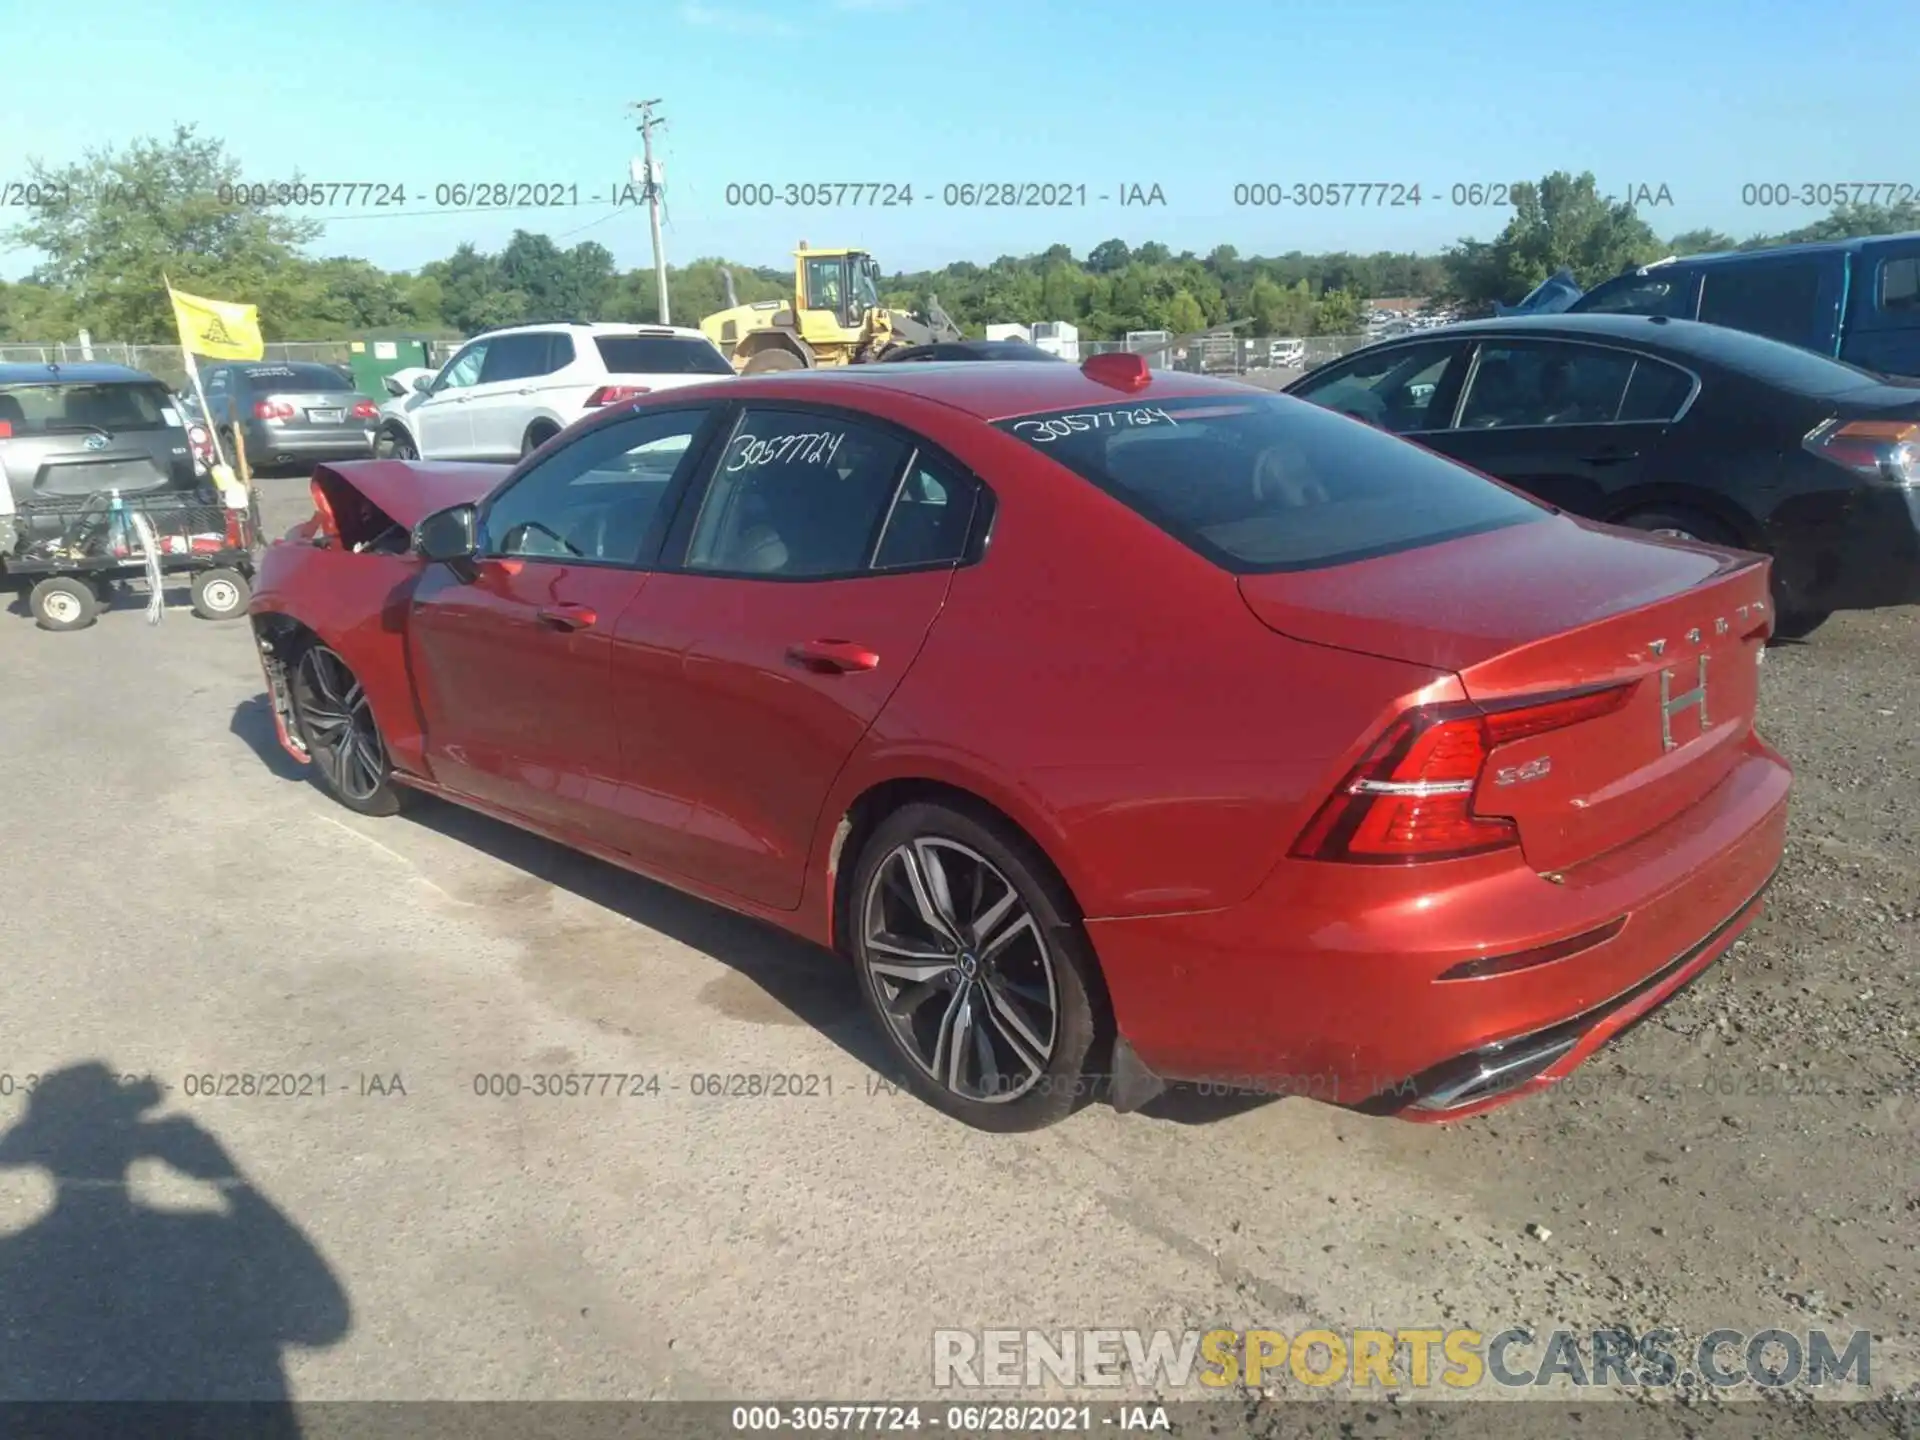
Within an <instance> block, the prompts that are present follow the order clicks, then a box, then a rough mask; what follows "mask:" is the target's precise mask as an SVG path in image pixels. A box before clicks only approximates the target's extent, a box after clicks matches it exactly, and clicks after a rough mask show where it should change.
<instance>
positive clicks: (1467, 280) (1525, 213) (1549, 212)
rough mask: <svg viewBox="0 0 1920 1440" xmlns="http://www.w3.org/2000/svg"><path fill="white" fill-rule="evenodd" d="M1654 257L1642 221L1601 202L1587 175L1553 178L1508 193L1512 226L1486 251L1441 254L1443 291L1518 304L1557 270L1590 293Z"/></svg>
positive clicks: (1467, 247) (1468, 248)
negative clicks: (1445, 282)
mask: <svg viewBox="0 0 1920 1440" xmlns="http://www.w3.org/2000/svg"><path fill="white" fill-rule="evenodd" d="M1661 253H1662V251H1661V246H1660V241H1659V239H1658V237H1656V236H1655V235H1654V233H1653V231H1652V230H1651V229H1650V228H1649V227H1648V225H1647V223H1646V221H1644V220H1642V219H1641V218H1640V217H1639V215H1638V214H1637V213H1636V212H1635V211H1634V208H1633V206H1631V205H1628V204H1625V203H1610V202H1608V201H1607V200H1605V199H1604V198H1602V196H1601V195H1600V193H1599V191H1598V189H1597V187H1596V184H1595V181H1594V178H1593V173H1592V172H1591V171H1588V172H1586V173H1584V174H1582V175H1580V176H1578V177H1575V176H1573V175H1570V174H1568V173H1567V172H1566V171H1564V170H1556V171H1554V172H1553V173H1552V174H1551V175H1548V176H1547V177H1546V178H1545V179H1543V180H1541V181H1540V183H1539V184H1538V185H1535V184H1531V183H1526V182H1523V183H1521V184H1518V185H1516V186H1514V187H1513V218H1512V219H1511V220H1509V221H1508V222H1507V225H1506V228H1505V229H1504V230H1502V231H1501V232H1500V234H1499V236H1498V237H1496V238H1495V239H1494V240H1493V241H1492V242H1491V243H1489V244H1483V243H1481V242H1478V241H1472V240H1463V241H1461V243H1460V244H1459V245H1456V246H1455V247H1453V249H1452V250H1450V251H1449V252H1448V255H1447V261H1448V270H1449V280H1450V284H1449V287H1448V288H1449V290H1450V293H1451V294H1452V295H1454V296H1456V297H1458V298H1460V299H1462V300H1466V301H1469V302H1486V301H1491V300H1518V299H1519V298H1520V297H1521V296H1523V295H1525V294H1526V293H1527V292H1528V291H1529V290H1531V289H1533V287H1534V286H1536V285H1538V284H1539V283H1540V282H1541V281H1542V280H1545V279H1546V278H1547V277H1548V276H1549V275H1551V274H1553V273H1554V272H1555V271H1557V270H1559V269H1562V268H1563V267H1564V268H1567V269H1570V270H1572V271H1573V274H1574V278H1575V279H1577V280H1578V281H1579V282H1580V283H1581V284H1582V285H1588V286H1590V285H1596V284H1598V283H1599V282H1600V281H1602V280H1605V279H1608V278H1609V277H1611V276H1614V275H1618V274H1619V273H1620V272H1621V271H1622V270H1625V269H1628V268H1630V267H1632V266H1634V265H1642V264H1645V263H1646V262H1647V261H1649V260H1653V259H1657V258H1658V257H1659V256H1660V254H1661Z"/></svg>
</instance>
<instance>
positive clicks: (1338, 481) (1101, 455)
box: [998, 395, 1548, 574]
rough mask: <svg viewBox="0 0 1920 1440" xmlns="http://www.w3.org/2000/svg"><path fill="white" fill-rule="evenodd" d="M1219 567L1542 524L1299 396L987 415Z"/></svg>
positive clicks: (1542, 512)
mask: <svg viewBox="0 0 1920 1440" xmlns="http://www.w3.org/2000/svg"><path fill="white" fill-rule="evenodd" d="M998 424H999V428H1000V429H1002V430H1005V431H1006V432H1007V433H1008V434H1010V435H1012V436H1014V437H1015V438H1016V439H1019V440H1024V441H1026V443H1027V444H1029V445H1031V446H1032V447H1033V448H1034V449H1035V450H1037V451H1039V452H1040V453H1041V454H1043V455H1045V456H1046V457H1047V458H1048V459H1050V460H1058V461H1059V462H1060V463H1061V464H1062V465H1064V466H1066V467H1067V468H1068V469H1069V470H1072V471H1075V472H1076V473H1078V474H1079V475H1081V476H1083V477H1085V478H1086V479H1088V480H1091V481H1092V482H1093V483H1094V484H1096V485H1098V486H1099V487H1100V488H1101V489H1103V490H1105V491H1107V492H1108V493H1109V494H1111V495H1113V496H1114V497H1115V498H1116V499H1119V500H1121V501H1122V502H1124V503H1125V504H1127V505H1129V506H1131V507H1132V508H1133V509H1135V510H1137V511H1139V512H1140V514H1141V515H1143V516H1145V517H1146V518H1147V519H1149V520H1151V521H1153V522H1154V523H1155V524H1156V525H1158V526H1160V527H1161V528H1162V529H1164V530H1166V531H1167V532H1168V533H1169V534H1171V535H1173V536H1174V537H1175V538H1176V539H1179V540H1181V541H1184V542H1185V543H1186V544H1188V545H1190V546H1191V547H1193V548H1194V549H1195V550H1198V551H1199V552H1200V553H1201V554H1202V555H1205V556H1207V557H1208V558H1209V559H1210V560H1212V561H1214V563H1216V564H1218V565H1220V566H1222V567H1223V568H1225V569H1227V570H1232V571H1235V572H1238V573H1242V574H1246V573H1253V572H1259V571H1268V570H1306V569H1313V568H1316V567H1319V566H1323V565H1338V564H1342V563H1345V562H1347V561H1350V560H1361V559H1365V558H1367V557H1368V556H1372V555H1384V554H1388V553H1391V552H1392V551H1396V550H1408V549H1412V548H1414V547H1415V546H1420V545H1432V544H1437V543H1438V542H1440V541H1442V540H1451V539H1455V538H1458V537H1460V536H1463V535H1474V534H1478V533H1480V532H1481V531H1484V530H1497V529H1500V528H1503V527H1505V526H1508V525H1520V524H1525V523H1526V522H1527V521H1530V520H1540V519H1544V518H1546V516H1547V514H1548V511H1547V510H1546V509H1545V508H1544V507H1542V506H1539V505H1536V504H1534V503H1533V502H1531V501H1529V500H1526V499H1523V498H1522V497H1521V496H1519V495H1516V494H1514V493H1513V492H1512V491H1511V490H1508V489H1505V488H1504V487H1502V486H1499V485H1496V484H1494V483H1493V482H1492V481H1490V480H1486V479H1483V478H1482V477H1480V476H1479V475H1476V474H1474V473H1473V472H1472V471H1470V470H1467V469H1465V468H1464V467H1462V466H1459V465H1456V464H1454V463H1453V462H1452V461H1450V460H1443V459H1441V458H1440V457H1439V456H1437V455H1434V454H1433V453H1431V452H1430V451H1427V450H1422V449H1420V448H1419V447H1418V446H1416V445H1414V444H1412V443H1411V442H1410V441H1406V440H1400V439H1397V438H1395V437H1394V436H1391V435H1388V434H1386V433H1385V432H1384V431H1380V430H1375V429H1373V428H1371V427H1370V426H1367V425H1363V424H1361V423H1360V422H1359V421H1357V420H1349V419H1347V418H1346V417H1345V416H1341V415H1336V414H1334V413H1332V412H1331V411H1328V410H1323V409H1321V408H1320V407H1319V406H1317V405H1312V404H1309V403H1308V402H1306V401H1304V400H1295V399H1291V398H1288V397H1285V396H1280V395H1250V396H1248V397H1247V398H1245V399H1241V398H1240V397H1238V396H1235V397H1233V398H1231V399H1227V400H1221V399H1215V398H1213V397H1211V396H1208V397H1199V398H1188V399H1183V400H1169V401H1166V402H1164V403H1162V404H1158V405H1142V404H1132V405H1125V404H1123V405H1100V406H1094V407H1091V408H1089V409H1085V410H1073V411H1056V412H1054V413H1051V414H1046V415H1025V416H1021V417H1020V418H1018V419H1015V420H1002V421H1000V422H998Z"/></svg>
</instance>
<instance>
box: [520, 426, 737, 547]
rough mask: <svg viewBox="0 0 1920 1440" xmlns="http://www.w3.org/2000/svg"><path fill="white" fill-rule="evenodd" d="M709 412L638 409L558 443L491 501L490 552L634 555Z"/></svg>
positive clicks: (645, 536) (643, 540)
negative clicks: (657, 412)
mask: <svg viewBox="0 0 1920 1440" xmlns="http://www.w3.org/2000/svg"><path fill="white" fill-rule="evenodd" d="M706 418H707V412H706V411H704V410H676V411H672V412H669V413H666V414H660V415H640V416H635V417H633V418H632V419H629V420H623V421H620V422H619V423H617V424H613V425H609V426H606V427H604V428H602V429H597V430H593V431H590V432H589V433H588V434H586V435H583V436H581V437H580V438H579V439H578V440H576V441H574V442H572V443H571V444H569V445H567V446H565V447H564V448H562V449H560V450H558V451H556V452H555V453H554V454H552V455H550V456H548V457H547V458H546V459H545V460H543V461H541V462H540V463H539V464H538V465H535V466H534V467H533V468H532V469H530V470H528V471H527V473H526V474H525V475H523V476H521V477H520V479H519V480H518V481H516V482H515V483H514V485H513V487H512V488H511V489H509V490H507V491H505V492H504V493H503V494H502V495H501V496H500V497H499V499H497V500H495V501H494V502H493V504H492V505H491V506H489V507H488V510H487V516H486V534H487V546H486V553H487V554H489V555H496V556H525V557H534V556H538V557H540V558H542V559H550V560H598V561H605V562H608V563H612V564H633V563H635V561H636V560H637V558H638V557H639V554H640V548H641V545H642V544H643V543H644V542H645V540H646V538H647V532H648V529H649V527H650V526H651V525H652V523H653V520H654V517H655V516H656V515H657V514H658V513H659V509H660V502H661V501H662V500H663V499H664V498H665V496H666V493H667V490H668V487H669V486H671V485H672V483H673V478H674V475H675V474H676V473H677V472H678V470H679V468H680V465H681V464H682V462H683V461H684V460H685V459H686V457H687V454H688V451H689V449H690V448H691V446H692V444H693V440H694V437H695V436H696V435H697V434H698V433H699V431H700V427H701V425H702V424H703V423H704V422H705V420H706Z"/></svg>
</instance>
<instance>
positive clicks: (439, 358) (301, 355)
mask: <svg viewBox="0 0 1920 1440" xmlns="http://www.w3.org/2000/svg"><path fill="white" fill-rule="evenodd" d="M462 343H464V342H462V341H459V340H446V341H434V342H433V343H432V344H430V345H429V346H428V350H427V357H428V363H429V364H432V365H439V364H441V363H442V362H444V361H445V360H446V359H447V358H448V357H450V356H451V355H452V354H453V352H454V350H455V349H456V348H458V347H459V346H460V345H461V344H462ZM262 348H263V350H264V351H265V354H264V355H263V356H262V357H261V360H262V363H266V364H283V365H284V364H287V363H290V362H295V361H307V362H311V363H313V364H317V365H345V364H346V363H347V361H348V357H349V355H350V354H351V350H350V342H348V341H345V340H285V341H271V342H269V343H268V344H266V345H265V346H263V347H262ZM86 362H93V363H95V364H105V365H127V366H130V367H132V368H133V369H135V370H144V371H145V372H146V373H147V374H149V375H151V376H153V377H154V378H155V379H156V380H159V381H162V382H163V383H165V384H167V385H169V386H171V387H172V388H173V389H176V390H178V389H181V388H182V387H184V386H185V385H186V384H187V362H186V359H185V357H184V354H183V352H182V351H181V349H180V347H179V346H178V345H123V344H119V343H118V342H115V341H100V340H95V341H92V342H91V343H89V344H86V345H82V344H80V343H79V342H78V341H76V340H67V341H52V342H48V343H46V344H37V345H15V344H0V364H23V363H24V364H28V365H79V364H83V363H86ZM200 363H201V364H202V365H203V366H204V365H206V364H208V363H209V362H208V361H206V360H202V361H201V362H200Z"/></svg>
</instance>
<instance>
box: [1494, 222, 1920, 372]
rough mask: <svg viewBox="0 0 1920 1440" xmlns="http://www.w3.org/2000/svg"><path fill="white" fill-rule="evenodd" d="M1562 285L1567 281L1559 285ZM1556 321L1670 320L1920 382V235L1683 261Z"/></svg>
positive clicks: (1614, 282)
mask: <svg viewBox="0 0 1920 1440" xmlns="http://www.w3.org/2000/svg"><path fill="white" fill-rule="evenodd" d="M1555 278H1556V279H1558V278H1559V277H1555ZM1553 283H1554V282H1553V281H1549V282H1548V284H1547V285H1546V286H1542V287H1541V290H1540V291H1536V292H1535V294H1534V295H1530V296H1528V297H1527V301H1523V302H1522V305H1525V304H1526V303H1527V302H1530V301H1534V300H1535V299H1536V297H1538V298H1539V299H1540V300H1543V301H1545V302H1546V303H1545V304H1544V305H1542V306H1541V307H1540V308H1541V309H1542V310H1544V311H1546V312H1547V313H1552V312H1554V311H1560V310H1565V311H1566V312H1567V313H1568V314H1573V315H1580V314H1596V313H1597V314H1608V315H1665V316H1668V317H1670V318H1672V319H1675V320H1704V321H1706V322H1707V323H1708V324H1711V325H1725V326H1728V327H1730V328H1732V329H1735V330H1748V331H1751V332H1752V333H1754V334H1756V335H1767V336H1770V337H1772V338H1773V339H1775V340H1784V341H1786V342H1787V343H1788V344H1791V345H1799V346H1801V347H1803V348H1805V349H1808V350H1817V351H1819V352H1820V353H1821V354H1822V355H1832V356H1834V357H1835V358H1837V359H1840V360H1844V361H1846V362H1848V363H1849V364H1852V365H1858V366H1860V367H1861V368H1862V369H1865V370H1877V371H1879V372H1881V373H1882V374H1888V375H1913V376H1920V232H1915V233H1910V234H1905V235H1875V236H1870V237H1864V238H1861V239H1858V240H1832V241H1823V242H1820V243H1816V244H1808V245H1782V246H1779V247H1777V248H1774V249H1769V250H1736V251H1729V252H1727V253H1724V254H1717V255H1686V256H1675V257H1671V258H1669V259H1666V260H1659V261H1655V262H1654V263H1653V264H1651V265H1643V266H1641V267H1640V268H1639V269H1637V270H1629V271H1627V272H1626V273H1625V274H1624V275H1616V276H1615V277H1614V278H1613V279H1611V280H1608V281H1605V282H1604V283H1602V284H1599V285H1596V286H1595V287H1594V288H1593V289H1591V290H1589V291H1587V292H1586V293H1585V294H1584V295H1581V296H1579V297H1578V298H1577V299H1574V300H1572V301H1571V302H1569V301H1567V300H1566V299H1565V292H1564V289H1562V290H1560V291H1559V292H1558V293H1554V294H1552V295H1551V296H1548V295H1545V294H1542V292H1544V291H1547V290H1548V289H1549V287H1550V286H1552V285H1553Z"/></svg>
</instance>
